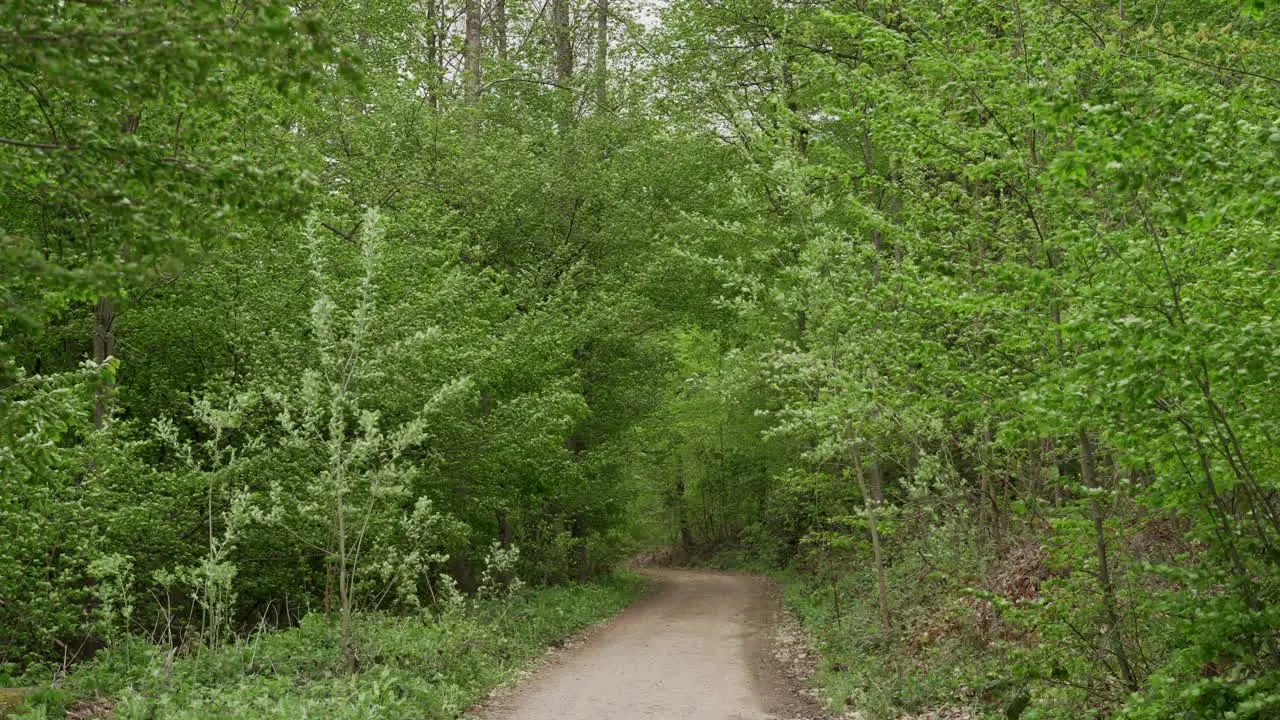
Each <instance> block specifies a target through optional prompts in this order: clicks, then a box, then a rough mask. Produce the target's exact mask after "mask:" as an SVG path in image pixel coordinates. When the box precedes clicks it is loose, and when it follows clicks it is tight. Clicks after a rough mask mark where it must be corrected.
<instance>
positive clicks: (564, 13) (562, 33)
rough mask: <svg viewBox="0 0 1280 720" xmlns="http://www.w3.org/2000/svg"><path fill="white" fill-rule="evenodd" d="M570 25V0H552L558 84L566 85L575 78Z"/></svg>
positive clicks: (552, 23) (552, 27)
mask: <svg viewBox="0 0 1280 720" xmlns="http://www.w3.org/2000/svg"><path fill="white" fill-rule="evenodd" d="M571 32H572V28H571V27H570V25H569V0H551V43H552V47H553V50H554V53H555V62H556V82H557V83H558V84H560V85H565V84H567V83H568V82H569V79H570V78H572V77H573V38H572V36H571V34H570V33H571Z"/></svg>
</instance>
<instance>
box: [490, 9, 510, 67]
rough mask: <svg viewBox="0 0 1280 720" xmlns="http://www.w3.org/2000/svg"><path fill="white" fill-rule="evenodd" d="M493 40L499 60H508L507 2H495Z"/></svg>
mask: <svg viewBox="0 0 1280 720" xmlns="http://www.w3.org/2000/svg"><path fill="white" fill-rule="evenodd" d="M493 39H494V45H495V46H496V48H497V51H498V59H499V60H506V59H507V0H493Z"/></svg>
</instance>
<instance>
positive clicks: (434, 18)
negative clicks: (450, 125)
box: [427, 0, 442, 110]
mask: <svg viewBox="0 0 1280 720" xmlns="http://www.w3.org/2000/svg"><path fill="white" fill-rule="evenodd" d="M438 2H439V0H427V63H428V64H429V65H430V66H431V71H430V75H429V76H428V78H427V101H428V102H429V103H431V107H432V108H433V109H436V110H439V109H440V93H439V90H438V88H439V84H440V76H441V74H442V72H441V66H440V10H439V6H438V5H437V3H438Z"/></svg>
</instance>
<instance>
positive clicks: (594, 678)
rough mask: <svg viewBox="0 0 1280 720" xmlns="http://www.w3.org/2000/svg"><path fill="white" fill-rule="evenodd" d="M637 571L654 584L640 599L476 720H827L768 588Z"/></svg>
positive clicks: (736, 577)
mask: <svg viewBox="0 0 1280 720" xmlns="http://www.w3.org/2000/svg"><path fill="white" fill-rule="evenodd" d="M643 572H644V574H645V575H647V576H648V577H649V578H651V580H652V583H653V589H652V592H651V593H650V594H649V595H648V596H647V597H646V598H645V599H643V600H641V601H640V602H639V603H637V604H635V605H633V606H632V607H630V608H628V609H627V610H625V611H624V612H623V613H622V614H620V615H618V616H617V617H616V618H615V619H613V620H612V621H611V622H609V623H606V624H604V625H601V626H599V627H598V628H596V629H594V630H593V631H591V632H589V633H588V634H586V635H584V636H582V637H580V638H578V639H577V641H575V642H573V643H571V644H570V645H568V646H566V647H565V648H563V649H562V650H561V651H560V652H558V653H556V655H555V656H554V657H553V658H552V659H551V660H550V661H549V662H548V663H547V664H546V665H544V666H543V667H542V668H541V669H540V670H538V671H536V672H534V673H532V674H531V675H530V676H529V677H527V678H525V680H524V681H523V682H521V683H519V684H517V685H516V686H514V687H512V688H508V689H506V690H505V691H503V692H500V693H498V694H497V695H496V696H495V697H494V698H493V699H492V700H491V701H490V703H489V704H488V706H487V707H486V708H485V710H484V713H485V714H484V717H487V718H492V719H493V720H551V719H553V718H556V719H563V720H575V719H583V720H586V719H587V718H590V719H592V720H595V719H597V718H603V717H607V718H613V719H614V720H628V719H631V718H666V719H669V720H678V719H680V718H698V719H700V720H716V719H721V718H722V719H724V720H766V719H777V718H786V719H788V720H792V719H796V720H798V719H801V718H805V719H808V718H821V717H826V715H825V714H824V713H823V712H822V711H821V709H820V708H819V707H818V704H817V702H816V700H814V699H813V697H812V695H811V694H809V693H806V692H805V691H804V688H803V678H802V677H800V676H801V675H803V674H804V673H797V672H795V670H794V655H795V652H793V651H791V650H788V649H787V647H786V644H787V640H786V638H787V637H788V636H790V635H791V634H789V633H785V632H779V630H780V629H781V628H783V627H784V624H780V623H779V620H780V617H781V607H780V603H779V600H778V594H777V590H776V586H775V585H774V584H773V583H771V582H770V581H769V580H767V579H765V578H762V577H760V576H756V575H748V574H743V573H726V572H707V571H695V570H668V569H661V570H659V569H651V570H645V571H643ZM800 654H803V651H801V653H800Z"/></svg>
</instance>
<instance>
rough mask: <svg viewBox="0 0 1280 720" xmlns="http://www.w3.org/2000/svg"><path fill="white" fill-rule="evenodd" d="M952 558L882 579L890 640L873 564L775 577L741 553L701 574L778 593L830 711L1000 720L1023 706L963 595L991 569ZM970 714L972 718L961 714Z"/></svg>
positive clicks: (879, 717)
mask: <svg viewBox="0 0 1280 720" xmlns="http://www.w3.org/2000/svg"><path fill="white" fill-rule="evenodd" d="M953 549H954V552H952V553H950V554H949V556H948V557H946V558H938V557H936V556H935V557H931V558H925V557H921V556H914V557H913V556H911V555H905V554H904V556H902V557H900V558H898V561H897V562H896V563H894V564H893V565H891V566H890V567H889V568H888V569H887V578H886V579H887V584H888V588H889V601H890V606H891V608H893V611H894V616H893V620H894V631H893V632H891V633H886V632H883V631H882V628H881V627H880V619H879V608H878V605H877V601H876V584H875V574H874V572H873V570H872V568H871V567H870V566H869V564H868V565H867V566H866V567H862V566H859V565H856V564H842V565H841V566H840V567H839V568H827V569H824V570H823V571H821V572H814V570H815V568H807V569H806V570H805V571H801V570H799V569H796V568H794V567H787V568H784V569H778V568H777V567H775V566H771V565H770V564H769V563H768V562H763V561H761V560H759V559H757V557H756V556H755V555H753V554H752V553H750V552H747V551H741V550H730V551H723V552H720V553H718V554H717V555H715V556H713V557H711V558H708V559H706V560H704V561H702V562H701V563H700V564H705V565H707V566H710V567H714V568H721V569H737V570H748V571H751V572H757V573H761V574H764V575H767V576H769V577H771V578H773V579H774V580H775V581H777V582H778V583H779V584H780V585H781V586H782V589H783V602H784V604H785V606H786V608H787V610H788V611H790V612H791V613H793V614H794V615H795V616H796V617H797V619H798V620H799V621H800V624H801V627H802V628H803V629H804V632H805V634H806V635H807V636H808V639H809V642H810V644H811V646H812V647H813V649H814V650H816V651H818V653H819V654H820V655H821V660H820V662H819V666H818V671H817V675H816V677H815V678H814V681H815V683H816V685H817V686H818V687H819V689H820V690H821V691H822V695H823V697H824V699H825V700H826V702H827V706H828V709H830V710H832V711H836V712H843V711H847V710H851V709H852V710H856V711H857V712H858V713H859V717H861V718H865V719H866V720H893V719H895V718H902V717H911V716H912V715H913V714H916V713H928V712H930V711H936V710H942V709H950V710H956V711H961V714H958V716H960V717H982V716H989V717H1004V716H1005V714H1006V712H1007V711H1008V710H1009V709H1010V708H1014V709H1015V710H1016V709H1017V708H1016V706H1017V705H1018V704H1020V703H1022V702H1025V701H1024V700H1023V699H1021V692H1020V690H1019V689H1018V688H1017V687H1016V686H1015V684H1014V683H1012V682H1011V681H1010V678H1009V675H1008V673H1007V672H1006V671H1004V670H1002V668H1003V667H1005V666H1006V661H1007V659H1008V658H1007V656H1006V653H1005V649H1004V647H1003V645H1002V644H1001V643H989V642H987V639H986V638H983V637H982V630H981V629H980V628H979V627H978V625H977V621H976V620H975V613H974V610H973V607H972V605H971V604H970V600H971V599H970V598H969V597H968V596H967V595H965V593H964V592H963V588H964V587H965V586H967V585H969V584H973V583H976V582H978V580H979V578H981V577H982V576H983V574H984V573H985V572H986V571H987V569H985V568H984V567H983V566H982V561H981V559H980V557H979V555H978V554H977V553H976V552H973V553H971V552H968V551H967V550H966V549H965V548H959V547H957V548H953ZM935 563H937V564H935ZM939 564H940V565H942V566H943V567H939ZM968 711H971V712H972V713H974V714H972V715H969V714H963V713H966V712H968ZM1013 716H1014V717H1016V716H1017V714H1016V713H1015V714H1014V715H1013ZM922 717H931V716H930V715H922Z"/></svg>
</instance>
